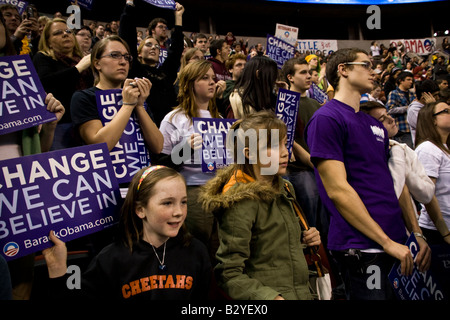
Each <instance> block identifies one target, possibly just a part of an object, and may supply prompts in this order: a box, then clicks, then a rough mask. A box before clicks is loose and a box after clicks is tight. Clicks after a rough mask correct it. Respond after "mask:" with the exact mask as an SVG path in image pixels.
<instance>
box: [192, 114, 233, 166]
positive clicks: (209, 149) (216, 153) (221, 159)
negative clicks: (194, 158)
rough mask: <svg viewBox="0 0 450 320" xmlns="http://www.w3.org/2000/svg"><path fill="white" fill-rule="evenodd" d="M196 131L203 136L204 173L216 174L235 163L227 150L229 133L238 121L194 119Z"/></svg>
mask: <svg viewBox="0 0 450 320" xmlns="http://www.w3.org/2000/svg"><path fill="white" fill-rule="evenodd" d="M193 121H194V131H195V133H198V134H200V135H201V136H202V140H203V144H202V153H201V155H202V171H203V172H209V173H214V172H215V171H216V169H221V168H224V167H226V166H228V165H230V164H232V163H233V157H232V155H231V151H230V150H228V149H227V148H226V140H227V133H228V131H229V129H230V127H231V125H232V124H233V123H234V122H235V121H236V119H212V118H193Z"/></svg>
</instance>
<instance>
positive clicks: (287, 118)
mask: <svg viewBox="0 0 450 320" xmlns="http://www.w3.org/2000/svg"><path fill="white" fill-rule="evenodd" d="M299 102H300V93H298V92H294V91H290V90H286V89H282V88H280V89H279V91H278V96H277V104H276V111H275V113H276V115H277V117H278V118H279V119H281V120H283V122H284V123H285V124H286V127H287V138H288V150H289V158H291V155H292V146H293V145H294V138H295V126H296V123H297V114H298V103H299Z"/></svg>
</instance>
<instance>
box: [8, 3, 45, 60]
mask: <svg viewBox="0 0 450 320" xmlns="http://www.w3.org/2000/svg"><path fill="white" fill-rule="evenodd" d="M0 12H1V14H2V16H3V19H4V21H5V27H6V29H7V30H8V32H9V34H10V35H11V41H12V42H13V44H14V48H15V49H16V51H17V54H31V55H33V54H35V53H36V52H37V50H38V45H39V39H40V37H39V23H38V20H37V18H36V17H25V16H24V17H25V19H22V17H21V16H20V14H19V11H18V10H17V8H16V7H15V6H13V5H12V4H2V5H0ZM28 34H30V35H31V42H30V43H27V45H24V44H23V43H22V40H23V39H24V38H25V37H26V36H27V35H28Z"/></svg>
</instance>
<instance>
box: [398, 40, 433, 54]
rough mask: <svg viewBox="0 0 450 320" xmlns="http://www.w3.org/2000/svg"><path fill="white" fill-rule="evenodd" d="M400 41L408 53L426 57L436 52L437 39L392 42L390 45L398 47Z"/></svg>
mask: <svg viewBox="0 0 450 320" xmlns="http://www.w3.org/2000/svg"><path fill="white" fill-rule="evenodd" d="M399 41H401V42H402V43H403V45H404V46H405V51H406V52H414V53H417V54H422V55H425V54H430V53H432V52H433V51H435V50H436V38H425V39H399V40H390V44H391V43H392V44H394V46H397V43H398V42H399Z"/></svg>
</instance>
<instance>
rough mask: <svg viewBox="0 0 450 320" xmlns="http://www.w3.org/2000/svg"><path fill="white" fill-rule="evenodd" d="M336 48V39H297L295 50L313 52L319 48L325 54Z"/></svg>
mask: <svg viewBox="0 0 450 320" xmlns="http://www.w3.org/2000/svg"><path fill="white" fill-rule="evenodd" d="M337 49H338V45H337V40H304V39H298V40H297V50H298V51H299V52H300V53H305V52H306V51H309V52H310V53H312V54H314V53H316V52H317V51H319V50H320V51H321V52H323V53H324V54H325V55H329V54H330V53H332V52H334V51H337Z"/></svg>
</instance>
